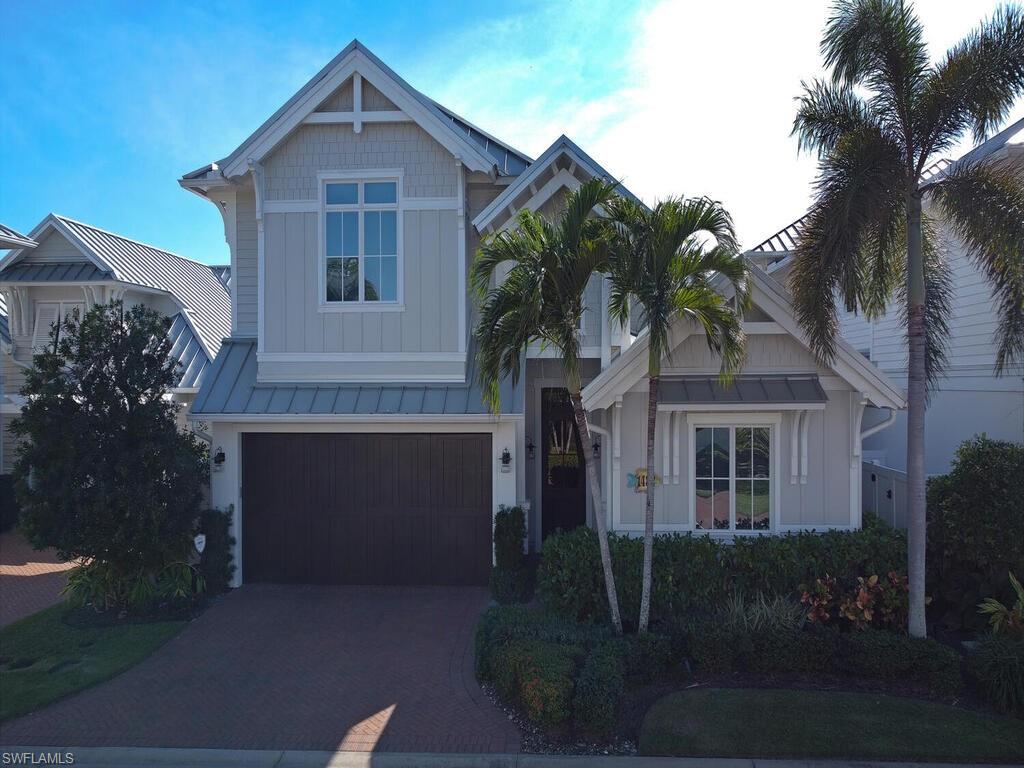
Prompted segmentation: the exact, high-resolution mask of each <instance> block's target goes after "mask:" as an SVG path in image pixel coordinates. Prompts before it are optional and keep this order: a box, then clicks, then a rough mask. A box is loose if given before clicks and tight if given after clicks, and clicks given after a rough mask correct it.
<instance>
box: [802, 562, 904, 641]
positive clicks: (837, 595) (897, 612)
mask: <svg viewBox="0 0 1024 768" xmlns="http://www.w3.org/2000/svg"><path fill="white" fill-rule="evenodd" d="M908 591H909V588H908V585H907V577H906V576H904V575H903V574H900V573H897V572H896V571H889V573H888V574H887V575H886V576H885V578H879V576H878V574H873V575H871V576H867V577H865V576H858V577H857V581H856V583H855V584H853V585H851V586H849V587H848V588H845V589H844V587H843V585H840V584H838V583H837V582H836V580H835V579H834V578H832V577H830V576H828V575H827V574H826V575H825V577H824V578H821V579H815V581H814V584H813V585H811V586H809V587H808V586H804V587H803V596H802V597H801V599H800V602H801V603H803V604H804V605H806V606H807V607H808V610H807V620H808V621H810V622H811V623H813V624H825V625H828V624H842V625H849V626H852V627H853V628H854V629H866V628H867V627H872V626H874V627H881V628H886V629H893V630H901V631H902V630H905V629H906V626H907V611H908V609H909V603H910V601H909V596H908Z"/></svg>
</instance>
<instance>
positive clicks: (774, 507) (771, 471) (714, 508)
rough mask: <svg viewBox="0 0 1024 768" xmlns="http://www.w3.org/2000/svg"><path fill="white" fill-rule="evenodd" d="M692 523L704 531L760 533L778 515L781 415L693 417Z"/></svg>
mask: <svg viewBox="0 0 1024 768" xmlns="http://www.w3.org/2000/svg"><path fill="white" fill-rule="evenodd" d="M688 423H689V424H690V435H689V443H690V445H689V447H690V452H689V454H690V471H689V477H690V492H689V500H690V519H691V520H692V521H693V527H694V529H695V530H697V531H700V532H705V531H706V532H711V533H714V532H719V533H757V532H763V531H770V530H772V529H773V528H775V525H776V521H777V517H778V503H779V502H778V499H779V483H778V477H779V470H778V466H779V464H778V457H779V450H778V439H779V427H780V425H781V417H780V416H779V415H777V414H764V415H758V414H710V413H709V414H690V417H689V419H688Z"/></svg>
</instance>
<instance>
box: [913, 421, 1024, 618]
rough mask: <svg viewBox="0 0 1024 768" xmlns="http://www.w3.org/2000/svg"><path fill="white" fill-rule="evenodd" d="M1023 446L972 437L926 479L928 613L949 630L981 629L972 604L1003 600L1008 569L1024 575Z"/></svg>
mask: <svg viewBox="0 0 1024 768" xmlns="http://www.w3.org/2000/svg"><path fill="white" fill-rule="evenodd" d="M1022 498H1024V445H1021V444H1019V443H1009V442H1002V441H998V440H989V439H988V438H985V437H975V438H973V439H971V440H967V441H965V442H964V443H963V444H962V445H961V446H960V448H959V449H958V450H957V453H956V458H955V459H954V461H953V466H952V469H951V470H950V472H949V474H947V475H942V476H940V477H936V478H933V479H932V480H931V481H930V482H929V484H928V546H927V562H926V565H927V584H928V587H929V594H930V595H931V596H932V603H931V605H930V607H929V613H930V614H931V615H932V617H933V618H934V619H935V620H939V621H942V622H943V623H944V624H946V625H947V626H949V627H951V628H954V629H959V628H963V629H972V630H982V629H983V628H984V626H985V618H984V617H983V616H979V615H978V613H977V610H976V608H975V606H977V604H978V603H980V602H981V601H982V600H984V599H985V598H988V597H992V598H995V599H996V600H999V601H1001V602H1002V603H1004V604H1007V605H1009V604H1010V603H1011V602H1012V601H1013V599H1014V595H1013V590H1012V589H1011V588H1010V582H1009V578H1008V574H1009V572H1010V571H1013V572H1015V573H1018V574H1024V515H1022V514H1021V511H1020V505H1021V499H1022Z"/></svg>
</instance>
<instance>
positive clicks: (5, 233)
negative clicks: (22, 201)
mask: <svg viewBox="0 0 1024 768" xmlns="http://www.w3.org/2000/svg"><path fill="white" fill-rule="evenodd" d="M36 245H38V243H36V241H35V240H33V239H32V238H31V237H25V235H23V234H21V233H20V232H18V230H16V229H12V228H11V227H8V226H7V225H5V224H0V248H35V247H36Z"/></svg>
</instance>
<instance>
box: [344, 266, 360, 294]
mask: <svg viewBox="0 0 1024 768" xmlns="http://www.w3.org/2000/svg"><path fill="white" fill-rule="evenodd" d="M345 301H359V259H358V258H356V259H345Z"/></svg>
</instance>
